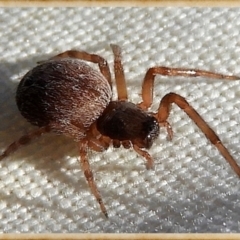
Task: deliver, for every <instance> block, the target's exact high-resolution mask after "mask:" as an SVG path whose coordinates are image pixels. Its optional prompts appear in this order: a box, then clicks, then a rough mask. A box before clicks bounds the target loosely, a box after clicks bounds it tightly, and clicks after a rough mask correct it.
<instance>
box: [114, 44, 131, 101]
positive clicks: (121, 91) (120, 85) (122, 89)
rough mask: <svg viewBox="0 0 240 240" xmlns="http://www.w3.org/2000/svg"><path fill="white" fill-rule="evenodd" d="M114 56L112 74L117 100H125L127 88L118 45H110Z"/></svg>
mask: <svg viewBox="0 0 240 240" xmlns="http://www.w3.org/2000/svg"><path fill="white" fill-rule="evenodd" d="M110 46H111V48H112V51H113V54H114V73H115V79H116V86H117V93H118V100H127V99H128V95H127V86H126V81H125V76H124V71H123V66H122V56H121V48H120V47H119V46H118V45H114V44H111V45H110Z"/></svg>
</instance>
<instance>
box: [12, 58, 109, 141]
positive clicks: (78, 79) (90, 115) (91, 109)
mask: <svg viewBox="0 0 240 240" xmlns="http://www.w3.org/2000/svg"><path fill="white" fill-rule="evenodd" d="M111 95H112V93H111V88H110V86H109V83H108V82H107V80H106V79H105V78H104V77H103V76H102V75H101V73H99V72H98V71H96V70H94V69H93V68H91V67H90V66H88V65H87V64H85V63H84V62H82V61H80V60H78V59H71V58H66V59H56V60H50V61H46V62H44V63H42V64H40V65H38V66H36V67H35V68H33V70H31V71H29V72H28V73H27V74H26V75H25V76H24V77H23V79H22V80H21V82H20V84H19V86H18V88H17V93H16V101H17V106H18V108H19V110H20V112H21V114H22V115H23V116H24V117H25V118H26V119H27V120H28V121H29V122H30V123H32V124H33V125H37V126H39V127H42V126H50V128H51V129H52V130H53V131H55V132H57V133H63V134H65V135H68V136H71V137H73V138H74V139H75V140H79V139H81V138H82V136H83V135H84V133H85V131H86V130H87V129H88V128H89V126H90V125H91V124H92V123H93V122H95V121H96V119H97V118H98V117H99V116H100V115H101V114H102V112H103V111H104V109H105V108H106V106H107V105H108V103H109V102H110V99H111Z"/></svg>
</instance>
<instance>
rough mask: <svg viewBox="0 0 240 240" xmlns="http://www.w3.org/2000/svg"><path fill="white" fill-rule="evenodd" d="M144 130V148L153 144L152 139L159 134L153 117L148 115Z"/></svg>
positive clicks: (157, 125)
mask: <svg viewBox="0 0 240 240" xmlns="http://www.w3.org/2000/svg"><path fill="white" fill-rule="evenodd" d="M143 129H144V132H145V134H146V135H145V138H144V142H145V148H150V147H151V146H152V144H153V141H154V140H155V139H156V138H157V136H158V135H159V124H158V122H157V120H156V119H155V118H154V117H150V118H149V119H148V121H147V122H145V123H144V128H143Z"/></svg>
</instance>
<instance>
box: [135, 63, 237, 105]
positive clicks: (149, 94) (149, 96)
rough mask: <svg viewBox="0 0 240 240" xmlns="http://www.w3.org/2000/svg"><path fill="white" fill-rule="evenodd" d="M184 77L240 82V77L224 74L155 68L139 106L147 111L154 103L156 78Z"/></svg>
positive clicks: (148, 79)
mask: <svg viewBox="0 0 240 240" xmlns="http://www.w3.org/2000/svg"><path fill="white" fill-rule="evenodd" d="M157 74H159V75H164V76H183V77H198V76H201V77H206V78H213V79H224V80H240V77H238V76H228V75H223V74H218V73H214V72H209V71H203V70H198V69H190V68H189V69H188V68H168V67H153V68H149V69H148V71H147V73H146V75H145V77H144V80H143V84H142V99H143V101H142V102H141V103H140V104H138V106H140V107H141V108H142V109H144V110H146V109H148V108H149V107H150V106H151V105H152V101H153V87H154V86H153V85H154V79H155V76H156V75H157Z"/></svg>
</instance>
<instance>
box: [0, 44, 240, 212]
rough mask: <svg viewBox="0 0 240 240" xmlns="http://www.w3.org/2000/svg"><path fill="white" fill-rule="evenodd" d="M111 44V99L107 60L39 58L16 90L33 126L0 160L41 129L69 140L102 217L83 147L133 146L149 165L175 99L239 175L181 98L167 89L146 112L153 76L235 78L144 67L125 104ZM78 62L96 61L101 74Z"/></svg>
mask: <svg viewBox="0 0 240 240" xmlns="http://www.w3.org/2000/svg"><path fill="white" fill-rule="evenodd" d="M111 48H112V50H113V54H114V72H115V80H116V85H117V93H118V100H117V101H113V100H112V81H111V75H110V71H109V67H108V63H107V61H106V60H105V59H103V58H102V57H100V56H98V55H95V54H89V53H86V52H83V51H66V52H64V53H61V54H59V55H56V56H54V57H53V58H51V59H49V60H47V61H44V62H41V63H40V64H39V65H37V66H36V67H35V68H33V69H32V70H31V71H29V72H28V73H27V74H26V75H25V76H24V77H23V79H22V80H21V82H20V84H19V86H18V88H17V93H16V102H17V106H18V108H19V110H20V112H21V114H22V115H23V116H24V117H25V118H26V119H27V120H28V121H29V122H30V123H31V124H33V125H36V126H38V127H39V128H38V129H37V130H34V131H32V132H30V133H29V134H27V135H24V136H22V137H21V138H20V139H19V140H17V141H15V142H13V143H12V144H11V145H9V147H8V148H7V149H6V150H5V151H3V153H2V154H1V155H0V160H1V159H3V158H4V157H6V156H8V155H9V154H10V153H12V152H13V151H15V150H17V149H18V147H20V146H21V145H24V144H27V143H29V142H30V141H31V140H33V139H35V138H37V137H39V136H40V135H41V134H42V133H46V132H49V131H53V132H56V133H59V134H64V135H67V136H69V137H71V138H73V139H74V140H75V141H77V142H78V144H79V152H80V163H81V167H82V169H83V172H84V174H85V177H86V179H87V182H88V184H89V186H90V189H91V191H92V193H93V194H94V196H95V197H96V199H97V201H98V203H99V205H100V207H101V210H102V212H103V213H104V214H105V216H106V217H107V216H108V215H107V210H106V208H105V206H104V204H103V201H102V197H101V195H100V193H99V191H98V189H97V185H96V183H95V181H94V178H93V173H92V171H91V169H90V165H89V162H88V157H87V149H88V148H91V149H92V150H95V151H97V152H102V151H104V150H106V149H107V148H108V147H109V146H110V144H112V145H113V147H115V148H118V147H120V146H121V145H122V146H123V147H124V148H130V147H133V149H134V150H135V151H136V152H137V153H138V154H139V155H141V156H143V157H144V158H145V159H146V161H147V162H146V165H147V168H148V169H150V168H152V167H153V163H154V161H153V159H152V157H151V156H150V155H149V153H148V152H147V151H146V150H144V149H149V148H150V147H151V146H152V143H153V141H154V140H155V139H156V138H157V137H158V135H159V126H162V127H165V128H166V129H167V132H168V136H169V138H170V139H172V137H173V131H172V128H171V125H170V124H169V123H168V121H167V119H168V116H169V113H170V107H171V104H172V103H175V104H177V105H178V106H179V107H180V108H181V109H182V110H183V111H184V112H186V113H187V114H188V116H189V117H190V118H191V119H192V120H193V121H194V122H195V123H196V125H197V126H198V127H199V128H200V129H201V130H202V132H203V133H204V134H205V135H206V137H207V138H208V139H209V140H210V141H211V143H212V144H214V145H215V146H216V147H217V149H218V150H219V151H220V153H221V154H222V155H223V156H224V158H225V159H226V160H227V161H228V162H229V164H230V165H231V167H232V168H233V170H234V171H235V172H236V173H237V175H238V176H240V167H239V166H238V165H237V163H236V161H235V160H234V159H233V157H232V156H231V154H230V153H229V152H228V150H227V149H226V148H225V146H224V145H223V144H222V142H221V141H220V139H219V138H218V136H217V134H216V133H215V132H214V131H213V130H212V129H211V128H210V127H209V126H208V124H207V123H206V122H205V121H204V120H203V119H202V117H201V116H200V115H199V114H198V113H197V112H196V110H194V109H193V107H191V106H190V105H189V104H188V102H187V101H186V100H185V99H184V98H183V97H182V96H180V95H178V94H176V93H168V94H167V95H165V96H164V97H163V98H162V100H161V102H160V105H159V108H158V111H157V112H147V109H148V108H149V107H150V106H151V104H152V101H153V85H154V78H155V76H156V75H158V74H159V75H167V76H186V77H189V76H191V77H197V76H203V77H208V78H215V79H228V80H237V79H239V77H236V76H226V75H222V74H217V73H213V72H208V71H202V70H195V69H183V68H167V67H153V68H150V69H149V70H148V71H147V73H146V75H145V77H144V80H143V85H142V99H143V101H142V102H141V103H140V104H137V105H135V104H134V103H131V102H128V96H127V89H126V82H125V77H124V72H123V67H122V61H121V49H120V47H119V46H117V45H111ZM82 60H84V61H89V62H92V63H97V64H98V65H99V69H100V71H101V74H100V73H99V72H98V71H96V70H94V69H93V68H91V67H90V66H88V65H87V64H86V63H85V62H83V61H82Z"/></svg>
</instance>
